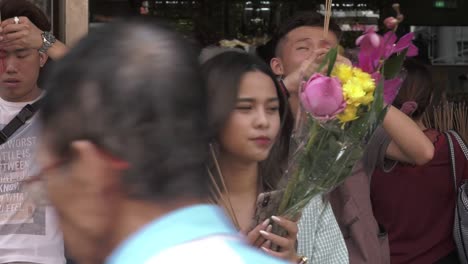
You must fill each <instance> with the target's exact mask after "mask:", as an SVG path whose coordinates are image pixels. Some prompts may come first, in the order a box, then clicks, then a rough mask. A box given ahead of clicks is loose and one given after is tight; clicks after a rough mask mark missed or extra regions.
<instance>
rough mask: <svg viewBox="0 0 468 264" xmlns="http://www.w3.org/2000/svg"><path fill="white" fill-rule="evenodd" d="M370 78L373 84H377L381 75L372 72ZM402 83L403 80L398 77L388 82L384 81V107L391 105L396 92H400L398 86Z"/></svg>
mask: <svg viewBox="0 0 468 264" xmlns="http://www.w3.org/2000/svg"><path fill="white" fill-rule="evenodd" d="M372 78H373V79H374V80H375V83H379V82H380V80H381V78H382V75H381V74H380V73H379V72H374V73H373V74H372ZM402 83H403V79H402V78H400V77H396V78H393V79H390V80H384V83H383V85H384V94H383V96H384V102H385V104H386V105H389V104H391V103H393V101H394V100H395V98H396V96H397V95H398V91H399V90H400V86H401V84H402Z"/></svg>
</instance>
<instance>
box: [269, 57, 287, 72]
mask: <svg viewBox="0 0 468 264" xmlns="http://www.w3.org/2000/svg"><path fill="white" fill-rule="evenodd" d="M270 67H271V70H272V71H273V73H274V74H276V75H278V76H281V75H284V68H283V62H282V61H281V59H280V58H278V57H274V58H273V59H271V61H270Z"/></svg>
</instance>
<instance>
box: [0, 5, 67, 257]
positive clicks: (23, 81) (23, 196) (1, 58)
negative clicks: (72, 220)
mask: <svg viewBox="0 0 468 264" xmlns="http://www.w3.org/2000/svg"><path fill="white" fill-rule="evenodd" d="M0 12H1V15H2V19H3V21H2V24H1V29H2V31H1V32H0V37H1V40H0V129H3V128H5V126H6V125H7V124H8V123H10V121H11V120H13V119H14V118H16V116H17V115H18V113H19V112H20V111H21V110H22V109H23V108H24V107H25V106H26V105H28V104H29V105H32V104H34V103H35V102H36V101H38V100H39V99H40V98H41V97H42V95H43V91H42V90H41V89H40V88H39V87H38V84H37V82H38V78H39V74H40V71H41V68H42V67H43V66H44V64H45V63H46V61H47V59H48V56H47V51H48V49H49V48H50V47H52V46H53V45H54V42H55V39H54V38H53V36H51V34H50V33H48V32H47V31H48V30H50V23H49V21H48V19H47V17H46V16H45V15H44V14H43V12H42V11H41V10H40V9H39V8H38V7H36V6H35V5H34V4H32V3H30V2H28V1H25V0H4V1H2V3H1V4H0ZM31 22H32V23H34V24H35V25H37V28H36V27H33V26H32V24H31ZM31 29H41V31H42V32H44V33H43V34H41V35H42V36H41V37H42V41H43V45H42V47H40V48H39V50H38V49H35V48H30V47H29V46H28V45H30V44H31V43H29V42H28V41H30V40H31V38H29V39H28V38H27V37H34V34H33V32H31ZM25 31H27V32H26V33H27V34H24V33H25ZM35 37H36V40H37V36H35ZM34 106H36V105H34ZM39 132H40V130H39V123H38V120H37V113H35V114H34V115H33V116H32V117H31V118H29V120H27V121H26V123H24V124H23V125H21V126H20V127H19V128H18V129H16V131H15V132H14V133H13V134H12V135H9V137H7V138H6V142H4V143H3V144H1V145H0V263H2V264H3V263H28V264H29V263H34V264H63V263H65V258H64V248H63V239H62V234H61V231H60V230H59V227H58V221H57V220H56V217H55V215H54V211H53V209H52V207H51V206H47V205H46V204H39V203H38V201H37V200H36V199H35V198H34V196H33V193H32V192H31V191H30V190H31V188H29V187H31V186H32V184H30V183H28V179H30V178H31V177H32V176H33V175H35V174H37V173H38V172H39V170H40V169H39V166H38V163H37V162H36V159H37V156H36V148H37V147H38V145H39V142H38V138H39ZM7 134H8V133H7ZM0 136H3V134H1V133H0Z"/></svg>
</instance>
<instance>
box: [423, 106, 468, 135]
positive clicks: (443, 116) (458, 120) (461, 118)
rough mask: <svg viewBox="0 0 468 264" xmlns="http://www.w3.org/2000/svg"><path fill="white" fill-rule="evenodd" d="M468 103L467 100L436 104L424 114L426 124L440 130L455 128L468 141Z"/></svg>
mask: <svg viewBox="0 0 468 264" xmlns="http://www.w3.org/2000/svg"><path fill="white" fill-rule="evenodd" d="M467 112H468V105H467V104H466V103H465V102H459V103H454V102H447V101H444V102H442V103H441V104H440V105H437V106H434V107H433V109H432V111H427V112H426V114H425V115H424V119H423V120H424V124H425V125H426V126H427V127H432V128H435V129H436V130H438V131H441V132H445V131H447V130H451V129H453V130H455V131H457V132H458V133H459V134H460V136H461V137H462V138H463V139H464V140H465V141H468V114H467Z"/></svg>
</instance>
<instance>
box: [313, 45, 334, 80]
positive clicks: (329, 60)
mask: <svg viewBox="0 0 468 264" xmlns="http://www.w3.org/2000/svg"><path fill="white" fill-rule="evenodd" d="M337 56H338V47H334V48H332V49H330V50H329V51H328V52H327V54H326V55H325V58H324V59H323V61H322V63H320V65H319V67H318V68H317V72H321V71H322V70H323V67H325V65H327V64H328V74H327V76H330V74H331V70H333V66H334V65H335V61H336V57H337ZM330 66H331V67H330ZM330 69H331V70H330Z"/></svg>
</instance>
